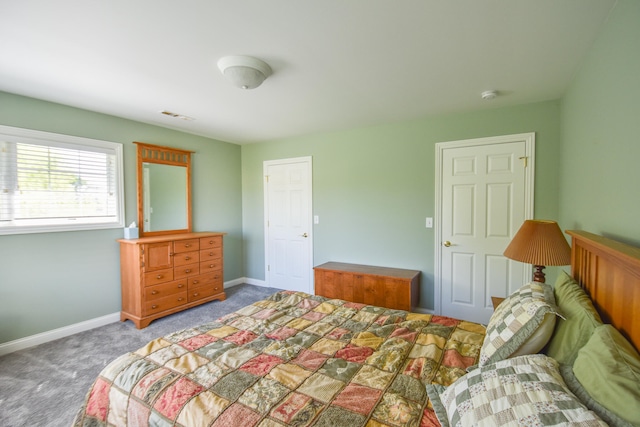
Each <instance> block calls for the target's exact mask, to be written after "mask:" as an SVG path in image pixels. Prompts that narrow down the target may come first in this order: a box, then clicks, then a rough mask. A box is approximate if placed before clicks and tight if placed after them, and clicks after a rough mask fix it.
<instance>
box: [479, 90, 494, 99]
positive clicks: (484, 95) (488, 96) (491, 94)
mask: <svg viewBox="0 0 640 427" xmlns="http://www.w3.org/2000/svg"><path fill="white" fill-rule="evenodd" d="M480 96H482V99H493V98H495V97H496V96H498V91H497V90H485V91H484V92H482V93H481V94H480Z"/></svg>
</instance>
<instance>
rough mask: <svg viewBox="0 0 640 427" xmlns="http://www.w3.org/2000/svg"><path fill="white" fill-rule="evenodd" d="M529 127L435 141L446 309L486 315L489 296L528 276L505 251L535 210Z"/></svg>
mask: <svg viewBox="0 0 640 427" xmlns="http://www.w3.org/2000/svg"><path fill="white" fill-rule="evenodd" d="M527 135H529V136H530V138H531V141H528V140H527V139H526V138H523V137H522V135H514V136H513V137H512V138H505V137H500V138H497V139H495V140H494V139H491V138H486V139H482V140H472V141H470V144H469V145H465V144H460V143H461V142H459V143H458V144H451V146H450V147H447V144H446V143H445V144H443V145H441V146H440V147H439V148H440V149H441V151H440V156H439V157H440V168H439V170H440V177H439V178H440V179H439V182H440V190H441V191H440V197H441V199H440V212H441V215H440V221H439V227H440V228H439V230H438V231H439V240H438V245H439V246H438V247H437V250H436V252H438V253H439V259H440V268H439V271H440V275H439V277H440V290H441V298H440V300H441V313H442V314H443V315H445V316H450V317H455V318H459V319H465V320H470V321H474V322H478V323H487V322H488V320H489V318H490V317H491V313H492V312H493V306H492V304H491V296H500V297H504V296H506V295H508V294H510V293H511V292H513V291H514V290H516V289H517V288H519V287H520V286H521V285H522V284H523V283H524V281H525V280H526V271H528V270H526V268H525V266H524V264H522V263H519V262H515V261H511V260H509V259H507V258H505V257H504V256H503V255H502V253H503V252H504V249H505V248H506V247H507V245H508V244H509V242H510V241H511V238H512V236H513V235H514V234H515V233H516V232H517V231H518V229H519V228H520V226H521V225H522V222H523V221H524V220H525V219H527V218H530V217H531V215H532V213H533V187H532V185H533V182H532V180H533V175H532V174H529V172H532V168H533V157H532V153H533V150H532V147H531V146H532V145H533V141H532V138H533V135H532V134H527ZM445 147H446V148H445ZM529 180H531V182H529Z"/></svg>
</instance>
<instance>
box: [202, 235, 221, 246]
mask: <svg viewBox="0 0 640 427" xmlns="http://www.w3.org/2000/svg"><path fill="white" fill-rule="evenodd" d="M209 248H222V236H212V237H201V238H200V249H209Z"/></svg>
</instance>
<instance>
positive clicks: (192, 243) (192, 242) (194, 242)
mask: <svg viewBox="0 0 640 427" xmlns="http://www.w3.org/2000/svg"><path fill="white" fill-rule="evenodd" d="M197 250H200V239H189V240H176V241H175V242H173V252H175V253H179V252H190V251H197Z"/></svg>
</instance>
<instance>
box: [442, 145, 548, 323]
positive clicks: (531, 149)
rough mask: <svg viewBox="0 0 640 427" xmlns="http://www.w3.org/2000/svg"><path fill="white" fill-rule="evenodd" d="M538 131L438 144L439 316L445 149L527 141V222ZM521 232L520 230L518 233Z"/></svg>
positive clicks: (531, 202)
mask: <svg viewBox="0 0 640 427" xmlns="http://www.w3.org/2000/svg"><path fill="white" fill-rule="evenodd" d="M535 135H536V134H535V132H528V133H519V134H513V135H502V136H490V137H486V138H474V139H464V140H458V141H448V142H438V143H436V167H435V173H436V176H435V181H436V188H435V193H436V200H435V212H434V221H435V230H434V242H433V244H434V287H433V288H434V289H433V297H434V307H433V308H434V311H435V313H436V314H441V313H442V243H441V242H442V160H443V154H444V150H447V149H452V148H464V147H474V146H481V145H496V144H506V143H511V142H515V141H524V142H525V156H526V161H527V167H526V168H525V194H524V199H525V207H524V216H525V219H532V218H533V212H534V211H533V208H534V186H535V170H536V165H535V151H536V150H535V144H536V136H535ZM516 231H517V230H516ZM524 271H525V277H523V282H522V283H523V284H524V283H526V280H527V277H530V274H527V273H530V270H528V269H526V268H525V269H524Z"/></svg>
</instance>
